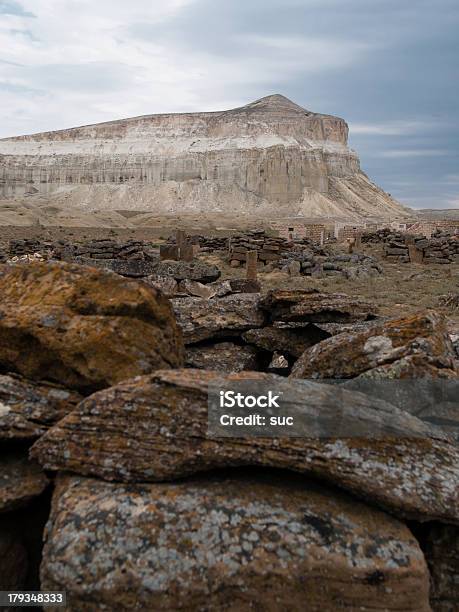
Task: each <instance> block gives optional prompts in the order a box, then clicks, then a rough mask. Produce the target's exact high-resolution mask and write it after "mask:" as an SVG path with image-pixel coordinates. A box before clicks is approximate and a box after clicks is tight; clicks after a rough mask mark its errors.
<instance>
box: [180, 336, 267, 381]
mask: <svg viewBox="0 0 459 612" xmlns="http://www.w3.org/2000/svg"><path fill="white" fill-rule="evenodd" d="M185 365H186V366H187V367H189V368H198V369H200V370H216V371H218V372H225V373H227V374H229V373H230V372H241V371H242V370H256V369H257V366H258V354H257V351H256V350H255V349H254V348H253V347H251V346H240V345H238V344H234V342H217V343H216V344H211V345H204V346H202V345H195V346H189V347H187V349H186V351H185Z"/></svg>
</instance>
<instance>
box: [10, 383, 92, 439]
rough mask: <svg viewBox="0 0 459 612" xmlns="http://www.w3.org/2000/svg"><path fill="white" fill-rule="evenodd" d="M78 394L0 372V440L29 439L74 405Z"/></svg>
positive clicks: (77, 400) (40, 433)
mask: <svg viewBox="0 0 459 612" xmlns="http://www.w3.org/2000/svg"><path fill="white" fill-rule="evenodd" d="M81 399H82V397H81V395H79V393H76V392H75V391H70V390H68V389H64V388H62V387H58V386H57V385H51V384H48V383H35V382H32V381H28V380H25V379H23V378H21V377H20V376H17V375H14V374H8V375H1V374H0V440H2V439H3V440H8V439H15V440H21V439H22V440H33V439H34V438H38V437H40V436H41V435H42V434H44V433H45V431H46V430H47V429H48V428H49V427H50V426H51V425H53V424H54V423H56V422H57V421H59V420H60V419H62V418H63V417H64V416H65V415H66V414H68V413H69V412H70V411H71V410H73V409H74V408H75V406H76V405H77V404H78V402H79V401H80V400H81Z"/></svg>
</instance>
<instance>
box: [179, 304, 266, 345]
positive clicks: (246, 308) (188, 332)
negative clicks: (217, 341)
mask: <svg viewBox="0 0 459 612" xmlns="http://www.w3.org/2000/svg"><path fill="white" fill-rule="evenodd" d="M259 301H260V297H259V296H258V294H256V293H240V294H235V295H228V296H225V297H222V298H213V299H210V300H205V299H203V298H198V297H190V298H183V299H175V300H172V304H173V308H174V312H175V315H176V317H177V322H178V324H179V325H180V327H181V328H182V332H183V338H184V341H185V344H192V343H193V342H199V341H201V340H206V339H208V338H221V337H225V336H235V335H238V334H240V333H241V332H243V331H246V330H248V329H251V328H253V327H262V325H263V324H264V322H265V316H264V313H263V312H262V311H261V310H260V309H259V308H258V304H259Z"/></svg>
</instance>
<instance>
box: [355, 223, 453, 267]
mask: <svg viewBox="0 0 459 612" xmlns="http://www.w3.org/2000/svg"><path fill="white" fill-rule="evenodd" d="M362 242H363V243H376V244H377V243H382V244H383V256H384V257H385V259H387V261H392V262H396V263H410V262H411V263H424V264H451V263H454V262H458V263H459V235H458V234H454V233H451V232H450V231H446V230H437V231H435V232H434V233H433V234H432V236H431V237H430V238H427V237H425V236H417V235H413V234H408V233H405V232H394V231H393V230H391V229H388V228H385V229H380V230H378V231H376V232H369V233H365V234H363V235H362Z"/></svg>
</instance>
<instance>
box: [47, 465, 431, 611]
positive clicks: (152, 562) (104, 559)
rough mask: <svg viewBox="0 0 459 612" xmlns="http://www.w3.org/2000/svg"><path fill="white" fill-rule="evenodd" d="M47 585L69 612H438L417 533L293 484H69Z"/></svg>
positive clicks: (52, 540) (335, 496) (54, 531)
mask: <svg viewBox="0 0 459 612" xmlns="http://www.w3.org/2000/svg"><path fill="white" fill-rule="evenodd" d="M41 578H42V588H43V589H44V590H66V591H67V608H66V609H67V610H69V611H70V612H71V611H77V610H78V611H80V610H85V611H88V612H92V611H94V612H95V611H99V610H114V609H116V610H119V611H120V612H124V611H126V610H132V609H138V610H190V611H191V610H208V611H209V612H217V611H220V610H228V611H231V612H238V611H246V610H247V611H248V610H255V609H256V610H266V611H272V612H274V611H275V610H279V609H285V610H289V611H290V610H291V611H292V612H303V611H304V610H305V609H307V610H308V612H324V611H331V610H344V609H346V610H363V609H368V610H369V609H371V610H374V611H375V612H378V611H379V612H388V611H391V610H394V611H397V612H398V611H399V610H403V611H404V612H409V611H412V612H428V611H429V610H430V608H429V602H428V590H429V577H428V571H427V568H426V563H425V560H424V558H423V555H422V552H421V550H420V548H419V545H418V543H417V542H416V540H415V538H414V537H413V536H412V534H411V533H410V531H409V530H408V529H407V527H405V526H404V525H403V524H402V523H400V522H399V521H397V520H396V519H394V518H392V517H390V516H389V515H386V514H384V513H383V512H380V511H378V510H375V509H372V508H369V507H368V506H365V505H364V504H361V503H358V502H356V501H355V500H353V499H351V498H349V497H347V496H345V495H343V494H339V493H336V492H330V491H329V490H327V489H324V488H322V487H318V486H314V485H311V484H310V483H308V482H307V481H306V482H305V481H304V479H298V478H294V477H276V476H270V477H269V478H262V477H256V476H255V475H250V476H246V477H244V478H240V477H239V478H236V477H226V478H224V479H223V480H222V479H221V478H216V477H213V478H209V479H206V480H203V479H195V480H193V481H191V482H190V481H188V482H185V483H176V484H154V485H147V484H143V485H130V486H125V485H120V484H112V483H106V482H101V481H97V480H93V479H86V478H76V477H72V478H70V477H69V478H65V479H62V480H60V483H59V485H58V487H57V490H56V492H55V495H54V500H53V510H52V516H51V520H50V523H49V528H48V533H47V541H46V544H45V549H44V557H43V563H42V570H41ZM305 602H307V608H305Z"/></svg>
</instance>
